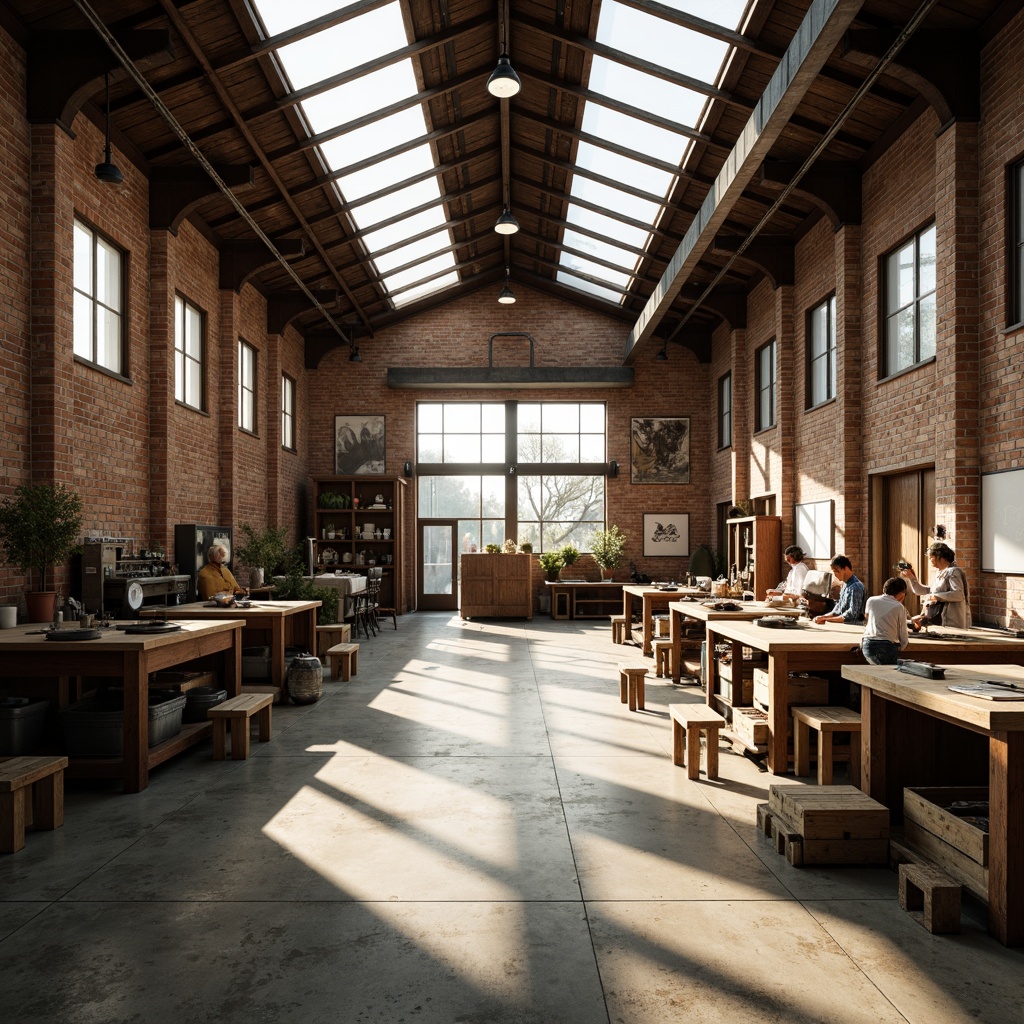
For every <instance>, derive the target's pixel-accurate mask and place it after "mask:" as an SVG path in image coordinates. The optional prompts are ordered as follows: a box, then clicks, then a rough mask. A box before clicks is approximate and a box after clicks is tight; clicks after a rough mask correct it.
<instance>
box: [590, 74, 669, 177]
mask: <svg viewBox="0 0 1024 1024" xmlns="http://www.w3.org/2000/svg"><path fill="white" fill-rule="evenodd" d="M652 81H653V79H652ZM583 130H584V131H585V132H588V133H589V134H591V135H596V136H597V137H598V138H600V139H607V140H608V141H609V142H617V143H618V144H619V145H620V146H628V147H629V148H630V149H632V150H634V151H635V152H637V153H644V154H646V155H647V156H653V157H655V158H656V159H658V160H664V161H667V162H668V163H671V164H678V163H679V160H680V158H681V157H682V154H683V149H684V147H685V146H686V145H687V143H688V140H687V139H686V138H685V137H684V136H682V135H677V134H676V133H675V132H670V131H668V130H667V129H665V128H659V127H658V126H657V125H654V124H648V123H647V122H646V121H641V120H640V119H639V118H636V117H631V116H630V115H629V114H623V113H622V112H621V111H618V110H611V109H609V108H608V107H602V106H600V105H598V104H597V103H590V102H588V103H587V105H586V109H585V110H584V112H583Z"/></svg>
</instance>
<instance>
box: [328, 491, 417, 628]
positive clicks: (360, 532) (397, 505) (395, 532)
mask: <svg viewBox="0 0 1024 1024" xmlns="http://www.w3.org/2000/svg"><path fill="white" fill-rule="evenodd" d="M406 486H407V485H406V481H405V480H403V479H402V478H401V477H392V476H325V477H316V478H314V480H313V503H314V506H315V508H314V511H313V537H314V542H313V549H314V552H315V556H316V563H317V565H316V568H317V570H318V571H327V572H333V571H335V570H337V569H340V570H350V571H352V572H365V571H366V568H367V567H368V566H371V565H379V566H381V567H382V568H383V570H384V573H383V583H382V586H381V596H380V600H379V603H380V605H381V606H382V607H387V608H395V609H396V610H397V611H398V612H399V613H401V612H404V611H407V610H408V608H407V606H406V601H405V599H404V596H403V595H404V594H405V587H404V585H403V583H404V570H403V560H402V541H403V538H402V510H403V505H404V500H405V488H406Z"/></svg>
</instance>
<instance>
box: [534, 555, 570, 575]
mask: <svg viewBox="0 0 1024 1024" xmlns="http://www.w3.org/2000/svg"><path fill="white" fill-rule="evenodd" d="M563 565H565V560H564V559H563V558H562V552H561V551H544V552H542V553H541V556H540V567H541V568H542V569H543V570H544V575H545V576H547V578H548V579H549V580H556V579H558V572H559V570H560V569H561V568H562V566H563Z"/></svg>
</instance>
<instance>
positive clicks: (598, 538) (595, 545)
mask: <svg viewBox="0 0 1024 1024" xmlns="http://www.w3.org/2000/svg"><path fill="white" fill-rule="evenodd" d="M625 547H626V535H625V534H624V533H623V532H622V531H621V530H620V529H619V528H618V527H617V526H610V527H609V528H608V529H607V530H598V531H597V532H596V533H595V534H594V535H593V536H592V537H591V538H590V551H591V554H592V555H593V556H594V561H595V562H597V564H598V565H599V566H600V567H601V578H602V579H605V580H610V579H611V578H612V575H613V574H614V572H615V570H616V569H617V568H618V567H619V563H620V562H621V561H622V553H623V551H624V550H625Z"/></svg>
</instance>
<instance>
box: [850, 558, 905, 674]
mask: <svg viewBox="0 0 1024 1024" xmlns="http://www.w3.org/2000/svg"><path fill="white" fill-rule="evenodd" d="M906 599H907V584H906V581H905V580H901V579H899V578H898V577H896V576H894V577H892V578H891V579H887V580H886V581H885V584H884V585H883V587H882V593H881V595H880V596H878V597H869V598H868V603H867V612H868V624H867V625H866V626H865V627H864V639H863V640H861V642H860V649H861V653H862V654H863V655H864V658H865V660H866V661H867V662H868V663H869V664H871V665H895V664H896V660H897V658H898V656H899V653H900V651H902V650H904V649H905V648H906V646H907V644H909V643H910V630H909V629H908V628H907V610H906V608H904V607H903V603H904V601H906Z"/></svg>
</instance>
